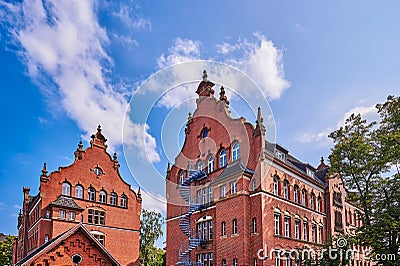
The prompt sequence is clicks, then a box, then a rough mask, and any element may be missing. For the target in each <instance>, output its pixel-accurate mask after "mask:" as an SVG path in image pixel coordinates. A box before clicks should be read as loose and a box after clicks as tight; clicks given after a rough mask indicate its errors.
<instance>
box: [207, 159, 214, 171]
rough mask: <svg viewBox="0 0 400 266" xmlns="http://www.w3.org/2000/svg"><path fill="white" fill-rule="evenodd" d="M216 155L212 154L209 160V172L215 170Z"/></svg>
mask: <svg viewBox="0 0 400 266" xmlns="http://www.w3.org/2000/svg"><path fill="white" fill-rule="evenodd" d="M214 160H215V158H214V155H211V156H210V157H209V158H208V160H207V173H212V172H214Z"/></svg>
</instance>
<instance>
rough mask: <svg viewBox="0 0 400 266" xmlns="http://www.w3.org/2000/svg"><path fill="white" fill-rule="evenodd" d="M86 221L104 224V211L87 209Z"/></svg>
mask: <svg viewBox="0 0 400 266" xmlns="http://www.w3.org/2000/svg"><path fill="white" fill-rule="evenodd" d="M88 223H90V224H99V225H104V212H103V211H98V210H92V209H89V211H88Z"/></svg>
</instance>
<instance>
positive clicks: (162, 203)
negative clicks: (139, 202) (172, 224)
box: [142, 191, 167, 214]
mask: <svg viewBox="0 0 400 266" xmlns="http://www.w3.org/2000/svg"><path fill="white" fill-rule="evenodd" d="M142 199H143V206H142V208H143V209H146V210H150V211H157V212H159V213H163V214H165V213H166V210H167V204H166V202H167V200H166V198H165V196H162V195H161V194H152V193H150V192H147V191H142Z"/></svg>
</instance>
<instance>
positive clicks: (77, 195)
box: [75, 184, 85, 199]
mask: <svg viewBox="0 0 400 266" xmlns="http://www.w3.org/2000/svg"><path fill="white" fill-rule="evenodd" d="M84 191H85V190H84V188H83V186H82V185H79V184H78V185H76V186H75V198H77V199H83V198H84V196H83V194H84V193H85V192H84Z"/></svg>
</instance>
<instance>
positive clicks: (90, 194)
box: [88, 187, 96, 201]
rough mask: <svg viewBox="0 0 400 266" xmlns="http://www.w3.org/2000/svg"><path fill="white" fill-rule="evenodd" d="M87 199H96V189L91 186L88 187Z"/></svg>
mask: <svg viewBox="0 0 400 266" xmlns="http://www.w3.org/2000/svg"><path fill="white" fill-rule="evenodd" d="M88 200H90V201H96V190H95V189H94V188H93V187H90V188H88Z"/></svg>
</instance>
